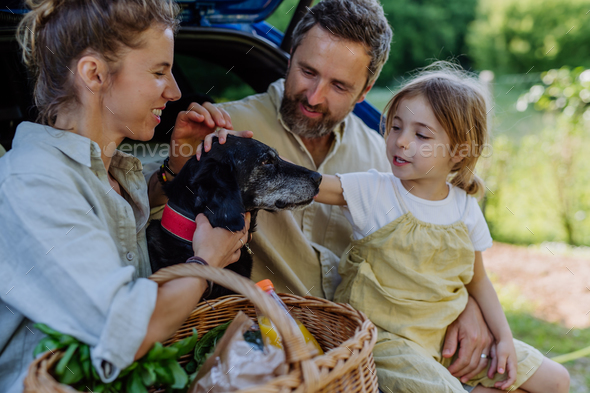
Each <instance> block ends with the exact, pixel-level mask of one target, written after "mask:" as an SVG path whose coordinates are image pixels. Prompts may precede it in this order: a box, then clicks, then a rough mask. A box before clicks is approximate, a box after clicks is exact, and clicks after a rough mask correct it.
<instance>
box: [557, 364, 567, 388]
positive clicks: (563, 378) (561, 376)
mask: <svg viewBox="0 0 590 393" xmlns="http://www.w3.org/2000/svg"><path fill="white" fill-rule="evenodd" d="M555 364H556V366H557V367H556V370H555V371H556V372H555V374H556V375H555V382H556V389H555V391H556V392H558V393H562V392H563V393H568V392H569V391H570V373H569V371H567V369H566V368H565V367H563V366H562V365H561V364H558V363H555Z"/></svg>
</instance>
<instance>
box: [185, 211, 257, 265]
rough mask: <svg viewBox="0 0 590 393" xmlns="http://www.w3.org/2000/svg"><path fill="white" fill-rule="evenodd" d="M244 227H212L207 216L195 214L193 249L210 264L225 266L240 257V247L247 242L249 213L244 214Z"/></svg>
mask: <svg viewBox="0 0 590 393" xmlns="http://www.w3.org/2000/svg"><path fill="white" fill-rule="evenodd" d="M244 219H245V221H246V223H245V225H244V228H242V230H240V231H236V232H232V231H229V230H227V229H225V228H213V227H212V226H211V224H210V223H209V220H208V219H207V217H206V216H205V215H204V214H203V213H201V214H199V215H198V216H197V218H196V222H197V229H196V230H195V234H194V235H193V251H194V252H195V255H196V256H199V257H201V258H203V259H204V260H205V261H207V263H208V264H209V265H210V266H215V267H220V268H223V267H226V266H227V265H229V264H231V263H234V262H236V261H237V260H238V259H240V253H241V248H242V247H243V246H244V244H245V243H247V242H248V229H250V213H246V214H245V215H244Z"/></svg>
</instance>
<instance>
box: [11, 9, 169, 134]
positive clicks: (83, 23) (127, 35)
mask: <svg viewBox="0 0 590 393" xmlns="http://www.w3.org/2000/svg"><path fill="white" fill-rule="evenodd" d="M26 4H27V6H28V7H29V8H30V9H31V11H30V12H28V13H27V14H25V16H24V17H23V19H22V21H21V22H20V23H19V26H18V29H17V39H18V42H19V44H20V46H21V48H22V51H23V54H22V55H23V62H24V63H25V65H26V66H27V68H28V69H29V71H30V73H31V76H32V77H33V79H34V82H35V88H34V92H33V97H34V99H35V105H36V106H37V109H38V110H39V118H38V121H39V122H40V123H41V124H47V125H50V126H53V125H54V124H55V119H56V117H57V112H58V110H59V109H60V108H62V107H64V106H69V105H71V104H76V103H79V99H78V96H77V92H76V89H75V88H74V78H73V76H74V75H73V73H74V70H73V69H72V68H73V67H75V63H76V61H77V60H79V59H80V58H81V57H82V56H83V55H85V54H87V53H88V52H90V53H94V54H95V55H98V56H100V57H102V58H103V59H104V60H105V61H106V62H107V64H108V65H109V68H110V69H109V72H110V74H111V76H112V75H114V74H115V73H116V72H117V65H118V64H117V63H118V60H119V59H120V57H121V55H122V53H123V49H125V48H139V47H141V46H142V45H143V42H142V40H141V33H143V32H144V31H146V30H148V29H149V28H150V27H155V26H161V27H163V28H171V29H172V30H173V31H174V32H176V30H177V28H178V25H179V20H178V19H177V16H178V14H179V10H180V8H179V6H178V5H177V4H175V3H174V1H173V0H26Z"/></svg>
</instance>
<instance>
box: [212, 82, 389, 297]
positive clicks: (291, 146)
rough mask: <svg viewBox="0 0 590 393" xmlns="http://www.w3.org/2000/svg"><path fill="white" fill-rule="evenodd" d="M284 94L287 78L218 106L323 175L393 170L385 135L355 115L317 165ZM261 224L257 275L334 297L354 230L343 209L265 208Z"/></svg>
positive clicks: (238, 124) (284, 288) (289, 288)
mask: <svg viewBox="0 0 590 393" xmlns="http://www.w3.org/2000/svg"><path fill="white" fill-rule="evenodd" d="M283 94H284V79H279V80H278V81H276V82H274V83H273V84H271V85H270V86H269V88H268V91H267V92H266V93H263V94H257V95H254V96H250V97H247V98H245V99H243V100H240V101H236V102H228V103H223V104H219V106H220V107H222V108H223V109H225V110H226V111H227V112H228V113H229V114H230V116H231V119H232V124H233V125H234V129H236V130H251V131H253V132H254V138H256V139H258V140H259V141H261V142H263V143H266V144H267V145H269V146H272V147H274V148H275V149H277V151H278V152H279V154H280V155H281V156H283V157H285V158H287V159H288V160H290V161H292V162H294V163H295V164H298V165H301V166H304V167H306V168H309V169H312V170H315V171H318V172H320V173H322V174H335V173H336V172H338V173H347V172H359V171H367V170H369V169H372V168H374V169H377V170H378V171H381V172H385V171H390V170H391V167H390V165H389V164H388V161H387V158H386V155H385V143H384V140H383V137H382V136H381V135H379V134H378V133H377V132H375V131H374V130H372V129H370V128H369V127H367V126H366V125H365V124H364V123H363V121H362V120H361V119H359V118H358V117H357V116H356V115H354V114H352V113H351V114H349V115H348V116H346V118H345V119H344V121H343V123H342V124H340V126H338V127H337V128H336V130H335V131H334V135H335V138H334V142H333V144H332V147H331V148H330V151H329V153H328V155H327V157H326V158H325V160H324V161H323V162H322V163H321V165H320V166H319V167H316V165H315V163H314V161H313V159H312V156H311V154H310V153H309V151H308V150H307V149H306V148H305V145H304V144H303V142H302V141H301V138H300V137H299V136H297V135H295V134H293V133H292V132H291V131H290V130H289V128H288V127H287V126H286V125H285V123H284V122H283V121H282V119H281V116H280V114H279V109H280V106H281V101H282V99H283ZM257 222H258V227H257V228H258V229H257V231H256V233H255V234H254V239H253V241H252V251H254V269H253V273H252V279H253V280H255V281H258V280H262V279H265V278H268V279H271V280H272V282H273V283H274V285H275V288H277V290H278V291H279V292H285V293H295V294H297V295H312V296H318V297H323V298H326V299H332V298H333V296H334V291H335V289H336V286H337V285H338V284H339V283H340V276H339V275H338V262H339V260H340V256H341V255H342V254H343V253H344V252H346V251H347V250H346V247H347V246H348V244H349V243H350V240H351V234H352V227H351V225H350V223H349V222H348V220H347V219H346V218H345V217H344V215H343V213H342V211H341V209H340V208H339V207H338V206H330V205H324V204H320V203H315V202H314V203H313V204H312V205H310V206H308V207H306V208H305V209H301V210H296V211H282V212H278V213H268V212H266V211H260V212H259V213H258V221H257Z"/></svg>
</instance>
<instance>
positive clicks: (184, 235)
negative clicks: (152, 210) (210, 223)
mask: <svg viewBox="0 0 590 393" xmlns="http://www.w3.org/2000/svg"><path fill="white" fill-rule="evenodd" d="M160 223H161V225H162V228H164V229H165V230H166V231H167V232H169V233H170V234H171V235H173V236H176V237H177V238H179V239H182V240H185V241H187V242H189V243H192V242H193V236H194V234H195V230H196V229H197V223H196V222H195V220H194V219H191V218H189V217H187V216H185V215H183V214H182V213H180V212H178V211H176V210H174V208H172V207H170V205H168V204H166V206H164V212H163V213H162V221H161V222H160Z"/></svg>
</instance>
